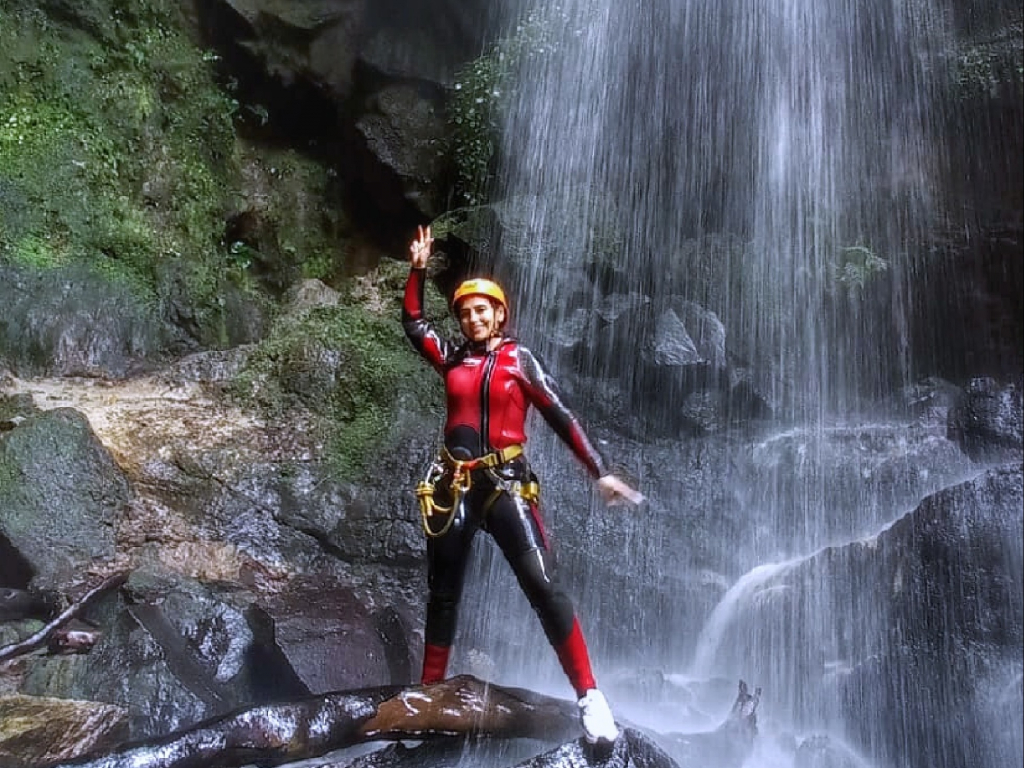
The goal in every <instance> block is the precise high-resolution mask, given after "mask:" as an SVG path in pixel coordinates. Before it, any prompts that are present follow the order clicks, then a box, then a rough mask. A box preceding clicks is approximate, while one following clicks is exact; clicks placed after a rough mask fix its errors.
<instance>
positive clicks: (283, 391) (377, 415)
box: [232, 263, 443, 479]
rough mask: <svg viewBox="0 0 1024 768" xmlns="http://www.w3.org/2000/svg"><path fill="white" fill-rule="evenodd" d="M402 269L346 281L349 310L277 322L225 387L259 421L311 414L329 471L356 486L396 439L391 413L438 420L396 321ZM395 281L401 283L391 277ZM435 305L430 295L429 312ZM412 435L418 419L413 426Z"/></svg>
mask: <svg viewBox="0 0 1024 768" xmlns="http://www.w3.org/2000/svg"><path fill="white" fill-rule="evenodd" d="M405 273H406V268H405V265H401V264H397V263H395V264H394V265H389V266H386V267H383V268H382V269H381V270H379V271H378V272H376V273H373V274H371V275H370V276H368V277H366V278H360V279H358V280H355V281H353V282H352V283H351V284H350V285H349V286H348V288H347V291H346V295H345V299H346V301H347V302H350V303H349V304H342V305H338V306H333V307H330V306H321V307H316V308H313V309H311V310H309V311H307V312H305V313H303V314H301V315H298V316H294V317H288V318H283V319H282V320H280V321H279V322H278V323H277V324H276V326H275V327H274V328H273V329H272V331H271V332H270V334H268V336H267V338H266V339H264V340H263V341H262V342H260V343H259V345H258V346H257V347H256V348H255V350H254V352H253V353H252V354H251V355H250V357H249V359H248V361H247V363H246V365H245V367H244V369H243V370H242V371H241V372H240V374H239V375H238V377H237V378H236V380H235V382H234V383H233V387H232V389H233V393H234V395H235V396H236V397H237V398H239V399H240V400H241V401H242V402H246V403H254V404H255V405H256V406H257V407H259V408H260V409H262V410H263V411H264V412H266V413H267V414H268V415H271V416H273V417H275V418H282V417H285V418H287V416H288V414H289V413H293V412H299V411H301V412H304V413H307V414H311V415H312V416H313V418H314V419H315V420H316V421H317V423H318V430H319V434H320V436H321V438H322V439H323V440H324V443H325V451H326V458H327V462H328V464H329V465H330V466H331V467H332V469H333V471H334V472H335V473H336V474H337V475H338V476H340V477H342V478H345V479H358V478H360V477H361V476H363V474H364V473H365V472H366V471H367V470H368V469H370V468H371V467H372V465H373V460H374V457H375V456H378V455H380V454H381V453H386V452H388V451H389V450H391V449H393V448H394V447H395V446H396V445H397V443H398V441H399V440H401V438H402V435H403V431H402V430H403V429H404V427H403V424H402V423H401V419H400V418H399V416H400V414H401V413H403V412H406V413H416V412H418V413H420V414H422V413H423V412H424V411H429V412H434V413H437V414H439V413H440V411H441V409H442V407H443V392H442V388H441V381H440V378H439V377H438V376H437V375H436V374H434V373H433V372H432V371H431V370H430V369H429V368H428V367H427V366H426V364H425V363H424V362H423V361H422V360H421V359H420V357H419V356H418V355H417V354H416V353H415V351H414V350H413V349H412V347H411V346H410V345H409V342H408V340H407V339H406V338H405V335H404V333H403V331H402V327H401V324H400V323H399V322H398V318H399V312H400V295H401V294H400V291H399V290H398V289H397V288H396V283H397V282H398V281H399V279H401V280H402V281H404V274H405ZM400 276H401V277H400ZM439 304H440V305H442V306H443V299H442V298H441V297H440V295H439V294H438V293H437V292H436V291H434V290H431V291H430V308H431V311H435V310H436V309H438V305H439ZM414 421H415V424H416V428H420V427H421V426H422V418H421V417H417V418H415V419H414Z"/></svg>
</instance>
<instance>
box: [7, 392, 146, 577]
mask: <svg viewBox="0 0 1024 768" xmlns="http://www.w3.org/2000/svg"><path fill="white" fill-rule="evenodd" d="M0 477H3V478H4V482H2V483H0V552H2V553H3V554H4V555H5V557H4V559H5V560H8V559H10V560H11V561H12V562H13V561H17V562H20V563H21V567H20V568H19V571H20V572H22V573H23V572H24V571H25V570H26V569H27V570H28V571H29V572H30V573H31V575H32V578H33V584H34V586H36V587H38V588H40V589H46V588H59V587H61V586H63V585H65V584H68V583H72V582H74V581H75V579H76V577H77V576H78V575H79V574H80V573H81V572H83V571H84V570H85V569H86V568H88V567H89V566H92V565H93V564H94V563H95V562H96V561H99V560H103V559H104V558H110V557H112V556H113V555H114V552H115V546H114V535H115V534H114V531H115V527H116V525H117V523H118V521H119V520H120V518H121V517H122V515H123V514H124V512H125V509H126V507H127V504H128V502H129V499H130V496H131V493H130V490H129V486H128V482H127V480H126V478H125V476H124V475H123V473H122V472H121V470H120V469H119V468H118V467H117V465H116V464H115V463H114V460H113V459H112V457H111V455H110V453H109V452H108V451H107V450H106V448H104V447H103V445H102V444H101V443H100V442H99V440H98V439H97V438H96V436H95V434H94V433H93V431H92V429H91V427H90V426H89V422H88V421H86V419H85V417H84V416H82V414H81V413H79V412H78V411H75V410H72V409H70V408H58V409H54V410H52V411H45V412H43V413H40V414H38V415H36V416H33V417H31V418H29V419H27V420H26V421H25V422H24V423H23V424H21V425H20V426H19V427H17V428H16V429H14V430H12V431H10V432H5V433H0ZM2 571H3V568H0V573H2Z"/></svg>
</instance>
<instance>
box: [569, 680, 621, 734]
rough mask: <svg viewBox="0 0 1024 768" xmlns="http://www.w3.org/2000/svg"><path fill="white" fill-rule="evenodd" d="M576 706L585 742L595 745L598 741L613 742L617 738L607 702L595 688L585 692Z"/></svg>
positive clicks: (617, 731) (616, 731) (616, 730)
mask: <svg viewBox="0 0 1024 768" xmlns="http://www.w3.org/2000/svg"><path fill="white" fill-rule="evenodd" d="M576 704H577V706H579V708H580V722H581V723H582V724H583V733H584V734H585V735H586V737H587V741H589V742H590V743H591V744H597V742H599V741H608V742H611V741H615V739H617V738H618V737H619V729H618V728H617V727H616V726H615V718H614V717H612V710H611V708H610V707H609V706H608V700H607V699H605V697H604V694H603V693H601V692H600V691H599V690H597V688H591V689H590V690H589V691H587V692H586V693H585V694H584V695H583V697H582V698H580V700H579V701H578V702H576Z"/></svg>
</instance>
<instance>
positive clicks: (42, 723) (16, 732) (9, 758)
mask: <svg viewBox="0 0 1024 768" xmlns="http://www.w3.org/2000/svg"><path fill="white" fill-rule="evenodd" d="M127 736H128V727H127V718H126V716H125V712H124V710H123V709H121V708H120V707H116V706H113V705H110V704H102V703H99V702H95V701H71V700H68V699H54V698H44V697H37V696H23V695H11V696H0V765H3V766H4V768H39V767H40V766H43V765H51V764H53V763H57V762H61V761H63V760H68V759H70V758H73V757H77V756H78V755H81V754H84V753H86V752H91V751H94V750H98V751H106V750H108V749H111V748H112V747H114V746H115V745H116V744H118V743H120V742H121V741H124V739H126V738H127Z"/></svg>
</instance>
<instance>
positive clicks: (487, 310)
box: [457, 296, 505, 341]
mask: <svg viewBox="0 0 1024 768" xmlns="http://www.w3.org/2000/svg"><path fill="white" fill-rule="evenodd" d="M457 312H458V316H459V327H460V328H462V333H463V335H464V336H465V337H466V338H467V339H469V340H470V341H487V340H488V339H490V338H492V337H494V336H497V335H498V332H499V331H500V330H501V326H502V324H503V323H504V322H505V308H504V307H503V306H501V305H498V306H497V307H496V306H495V305H494V304H492V303H491V300H490V299H488V298H486V297H484V296H467V297H466V298H465V299H463V300H462V301H460V302H459V306H458V307H457Z"/></svg>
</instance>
